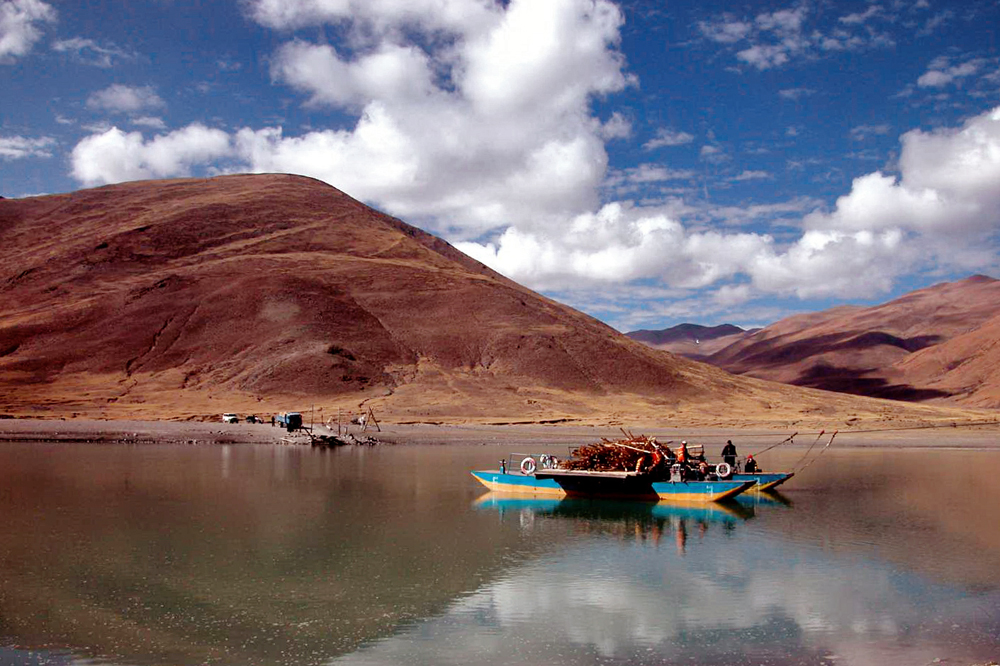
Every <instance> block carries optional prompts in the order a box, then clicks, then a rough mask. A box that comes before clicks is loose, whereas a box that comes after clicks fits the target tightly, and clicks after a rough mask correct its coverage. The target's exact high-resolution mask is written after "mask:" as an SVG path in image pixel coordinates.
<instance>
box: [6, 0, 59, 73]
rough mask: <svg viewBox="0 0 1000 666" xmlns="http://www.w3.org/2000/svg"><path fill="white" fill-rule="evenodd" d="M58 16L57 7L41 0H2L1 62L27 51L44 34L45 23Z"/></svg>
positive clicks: (51, 21) (24, 53) (52, 20)
mask: <svg viewBox="0 0 1000 666" xmlns="http://www.w3.org/2000/svg"><path fill="white" fill-rule="evenodd" d="M55 20H56V10H55V9H54V8H53V7H52V5H50V4H48V3H47V2H42V1H41V0H2V2H0V63H6V62H12V61H13V60H14V59H16V58H18V57H20V56H23V55H26V54H27V53H28V52H29V51H31V49H32V47H33V46H34V45H35V43H36V42H38V40H39V39H41V38H42V26H44V25H45V24H46V23H53V22H55Z"/></svg>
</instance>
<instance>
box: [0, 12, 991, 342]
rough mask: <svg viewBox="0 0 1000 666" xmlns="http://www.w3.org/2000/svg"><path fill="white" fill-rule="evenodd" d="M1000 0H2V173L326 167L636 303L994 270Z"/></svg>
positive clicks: (784, 300)
mask: <svg viewBox="0 0 1000 666" xmlns="http://www.w3.org/2000/svg"><path fill="white" fill-rule="evenodd" d="M997 26H1000V6H998V3H997V2H986V1H979V0H968V1H964V2H944V1H943V0H906V1H903V0H881V1H879V2H867V1H859V2H853V1H838V2H832V1H825V2H824V1H812V2H810V1H805V2H744V3H739V4H738V3H734V2H728V1H727V2H722V1H711V0H699V1H697V2H696V1H690V0H680V1H677V2H673V1H672V2H656V1H653V0H649V1H642V2H640V1H637V0H628V1H623V2H619V3H615V2H611V1H610V0H509V1H507V2H494V1H493V0H243V1H234V2H226V1H224V0H217V1H211V2H209V1H206V2H198V1H194V2H179V1H175V0H159V1H157V0H150V1H148V2H140V3H135V2H131V3H128V2H124V1H122V2H115V1H113V0H105V1H102V2H89V1H87V2H58V1H56V0H48V1H45V0H0V194H2V195H3V196H7V197H20V196H28V195H32V194H42V193H54V192H65V191H71V190H75V189H79V188H81V187H91V186H97V185H102V184H106V183H113V182H121V181H126V180H136V179H145V178H170V177H179V176H192V175H193V176H205V175H215V174H220V173H232V172H246V171H256V172H269V171H282V172H291V173H301V174H305V175H309V176H313V177H316V178H320V179H322V180H324V181H326V182H329V183H330V184H331V185H334V186H336V187H338V188H340V189H342V190H344V191H345V192H347V193H348V194H350V195H352V196H354V197H355V198H358V199H361V200H363V201H365V202H366V203H369V204H371V205H373V206H375V207H377V208H379V209H381V210H384V211H386V212H388V213H391V214H393V215H396V216H398V217H400V218H402V219H404V220H405V221H407V222H410V223H412V224H416V225H418V226H421V227H423V228H425V229H427V230H429V231H431V232H433V233H436V234H438V235H441V236H443V237H444V238H446V239H448V240H449V241H451V242H452V243H454V244H455V245H456V246H457V247H459V248H460V249H462V250H463V251H465V252H467V253H469V254H470V255H472V256H474V257H475V258H477V259H479V260H481V261H483V262H485V263H487V264H489V265H491V266H492V267H494V268H496V269H497V270H499V271H501V272H503V273H504V274H506V275H508V276H510V277H512V278H513V279H515V280H518V281H519V282H521V283H523V284H525V285H527V286H529V287H532V288H534V289H537V290H539V291H541V292H543V293H545V294H547V295H550V296H553V297H555V298H557V299H559V300H562V301H563V302H566V303H568V304H570V305H573V306H575V307H578V308H580V309H582V310H584V311H586V312H588V313H590V314H592V315H594V316H597V317H598V318H600V319H602V320H604V321H606V322H608V323H609V324H611V325H612V326H615V327H616V328H619V329H620V330H633V329H637V328H662V327H666V326H670V325H673V324H677V323H681V322H685V321H689V322H695V323H702V324H717V323H723V322H731V323H735V324H739V325H743V326H752V325H762V324H767V323H769V322H772V321H774V320H776V319H778V318H780V317H782V316H785V315H788V314H792V313H795V312H801V311H809V310H815V309H820V308H824V307H829V306H830V305H834V304H839V303H874V302H881V301H884V300H888V299H889V298H892V297H894V296H897V295H899V294H902V293H904V292H906V291H909V290H912V289H914V288H918V287H922V286H926V285H929V284H933V283H935V282H939V281H942V280H949V279H955V278H960V277H965V276H967V275H969V274H971V273H977V272H980V273H986V274H991V275H994V276H1000V254H998V240H1000V234H998V228H1000V53H998V45H997V41H996V40H997Z"/></svg>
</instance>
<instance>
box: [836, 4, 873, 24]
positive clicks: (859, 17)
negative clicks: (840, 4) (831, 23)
mask: <svg viewBox="0 0 1000 666" xmlns="http://www.w3.org/2000/svg"><path fill="white" fill-rule="evenodd" d="M881 13H882V7H881V6H879V5H870V6H869V7H868V9H866V10H865V11H863V12H855V13H853V14H847V15H845V16H841V17H840V19H839V21H840V22H841V23H847V24H850V25H859V24H862V23H866V22H867V21H868V19H870V18H872V17H873V16H877V15H879V14H881Z"/></svg>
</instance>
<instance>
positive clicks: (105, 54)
mask: <svg viewBox="0 0 1000 666" xmlns="http://www.w3.org/2000/svg"><path fill="white" fill-rule="evenodd" d="M52 50H53V51H56V52H58V53H68V54H69V55H70V56H72V57H73V59H75V60H77V61H78V62H82V63H84V64H87V65H94V66H96V67H103V68H105V69H106V68H108V67H111V66H112V65H113V64H114V62H115V60H135V59H136V57H137V56H136V54H135V53H133V52H130V51H125V50H124V49H120V48H118V47H117V46H115V45H114V44H111V45H108V46H101V45H100V44H98V43H97V42H95V41H94V40H92V39H84V38H82V37H74V38H72V39H60V40H57V41H55V42H53V43H52Z"/></svg>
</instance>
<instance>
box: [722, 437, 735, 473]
mask: <svg viewBox="0 0 1000 666" xmlns="http://www.w3.org/2000/svg"><path fill="white" fill-rule="evenodd" d="M736 455H737V454H736V445H735V444H733V440H731V439H730V440H726V445H725V446H723V447H722V462H724V463H726V464H727V465H729V466H730V467H732V468H733V469H736Z"/></svg>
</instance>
